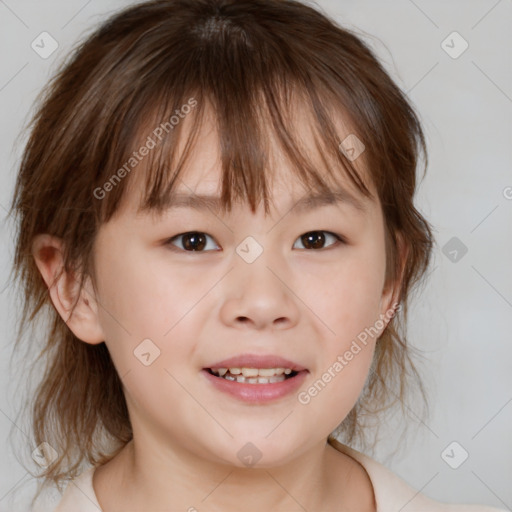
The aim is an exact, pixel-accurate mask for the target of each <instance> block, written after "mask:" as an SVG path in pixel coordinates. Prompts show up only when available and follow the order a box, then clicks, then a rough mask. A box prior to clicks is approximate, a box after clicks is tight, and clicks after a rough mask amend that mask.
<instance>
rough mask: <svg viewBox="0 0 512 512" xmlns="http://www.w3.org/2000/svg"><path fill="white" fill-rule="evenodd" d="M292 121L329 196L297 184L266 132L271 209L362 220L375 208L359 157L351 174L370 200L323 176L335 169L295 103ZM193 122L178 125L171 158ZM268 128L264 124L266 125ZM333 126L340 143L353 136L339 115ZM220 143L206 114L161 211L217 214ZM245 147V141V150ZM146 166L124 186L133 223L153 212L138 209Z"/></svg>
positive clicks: (347, 183) (341, 179)
mask: <svg viewBox="0 0 512 512" xmlns="http://www.w3.org/2000/svg"><path fill="white" fill-rule="evenodd" d="M290 114H291V116H292V118H293V121H294V129H295V133H294V135H295V136H296V137H297V138H298V140H299V141H300V144H301V147H303V148H304V149H305V151H306V152H307V154H308V157H309V158H310V160H311V161H312V162H313V165H314V166H315V170H316V172H318V173H319V174H321V175H322V177H323V179H324V180H325V181H326V182H328V183H329V187H328V188H329V190H312V189H311V187H308V186H306V185H305V184H304V182H303V180H301V179H300V178H299V172H298V170H297V169H296V168H294V166H293V164H292V163H291V162H290V159H289V158H287V157H286V155H285V152H284V151H283V149H282V147H281V146H280V145H279V143H278V142H277V140H276V137H273V136H272V132H271V131H269V134H268V136H267V137H266V138H265V143H266V148H265V153H266V157H267V165H266V168H265V180H266V181H267V183H268V190H269V201H270V203H271V206H272V207H273V208H275V209H277V210H280V211H281V212H282V210H283V209H284V208H287V209H290V208H292V207H293V210H294V212H297V213H301V212H306V211H308V210H312V209H314V208H316V207H320V206H324V205H328V204H336V205H337V206H340V207H341V208H346V209H348V210H352V211H353V213H358V214H364V213H366V212H367V210H368V209H369V208H370V207H371V206H372V203H374V202H378V195H377V194H376V191H375V188H374V186H373V183H372V181H371V179H370V176H369V173H368V172H367V169H366V163H365V160H364V155H362V156H361V157H359V158H358V159H357V160H356V161H353V162H352V165H353V166H354V167H355V168H356V170H357V172H358V175H359V176H360V177H361V178H362V180H363V181H364V183H365V184H366V186H367V187H368V189H369V190H370V192H371V194H372V197H373V198H367V197H365V196H364V195H363V194H362V193H361V192H360V191H359V190H358V189H357V187H356V186H355V185H354V184H353V183H352V182H351V180H350V179H349V178H348V177H347V176H346V174H345V172H344V171H343V170H341V169H339V170H338V171H337V173H336V174H335V176H336V178H335V179H333V178H332V176H331V175H328V173H327V172H326V166H329V165H332V166H334V164H333V163H332V162H329V160H328V159H326V156H325V154H323V153H322V148H321V144H319V141H318V133H316V132H315V130H314V129H313V123H312V121H311V114H310V113H308V112H307V111H306V109H305V108H303V107H302V105H301V103H300V102H296V103H295V104H294V105H293V107H292V108H291V109H290ZM192 121H193V117H192V116H190V117H189V118H185V119H184V120H183V121H182V123H183V125H182V127H181V129H182V131H181V133H180V136H179V138H178V140H177V144H176V147H175V149H174V151H175V153H176V154H178V155H181V154H182V153H183V151H184V149H185V145H186V144H187V142H188V140H189V136H190V133H191V128H192V126H193V122H192ZM265 123H267V124H265ZM334 124H335V125H336V129H337V130H338V134H339V137H340V138H341V140H343V139H344V138H346V137H347V136H349V135H350V134H351V133H352V129H351V126H350V124H349V123H348V122H347V120H346V118H344V117H343V116H342V115H339V116H337V117H336V118H335V120H334ZM262 126H269V124H268V120H262ZM223 143H225V142H224V141H221V140H220V137H219V131H218V128H217V124H216V116H215V113H214V111H213V109H212V108H211V106H207V107H206V108H205V115H204V116H203V117H202V119H201V122H200V123H199V126H198V127H197V136H196V138H195V139H194V142H193V144H192V150H191V152H190V154H189V156H188V157H187V159H186V161H185V165H184V166H183V169H182V171H181V172H180V175H179V177H178V179H177V180H176V183H175V184H174V186H173V192H172V195H171V197H169V198H168V200H167V201H166V202H165V210H168V209H174V208H189V209H194V210H210V211H212V212H214V213H218V212H219V211H220V210H221V207H222V201H221V192H222V178H223V171H222V160H221V159H222V157H221V151H220V147H221V144H223ZM249 145H250V141H248V146H249ZM146 164H147V161H144V162H142V164H141V165H140V168H139V169H138V171H137V174H136V175H135V176H132V179H131V180H130V183H129V186H128V188H127V190H126V191H125V197H124V199H123V202H124V204H125V206H126V207H127V208H128V209H129V211H130V213H131V214H132V215H135V216H137V217H140V216H144V215H147V214H151V215H153V216H155V215H156V214H157V212H155V211H145V210H142V209H141V206H142V202H143V194H144V192H145V190H146V185H147V183H146V179H145V178H146V172H147V171H148V168H147V165H146ZM236 172H240V173H243V172H244V169H236Z"/></svg>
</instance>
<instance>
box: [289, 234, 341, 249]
mask: <svg viewBox="0 0 512 512" xmlns="http://www.w3.org/2000/svg"><path fill="white" fill-rule="evenodd" d="M324 233H326V234H327V236H328V237H331V238H334V240H335V241H337V242H339V243H346V242H345V240H344V239H343V238H342V237H341V236H339V235H336V234H335V233H331V232H330V231H308V232H307V233H304V234H303V235H301V236H300V237H299V238H298V239H297V240H298V241H299V240H300V242H302V244H303V245H304V246H306V247H305V248H306V249H309V248H312V249H322V248H323V247H322V246H323V245H324V244H325V239H326V237H325V235H324ZM332 245H338V244H336V243H335V244H331V246H332Z"/></svg>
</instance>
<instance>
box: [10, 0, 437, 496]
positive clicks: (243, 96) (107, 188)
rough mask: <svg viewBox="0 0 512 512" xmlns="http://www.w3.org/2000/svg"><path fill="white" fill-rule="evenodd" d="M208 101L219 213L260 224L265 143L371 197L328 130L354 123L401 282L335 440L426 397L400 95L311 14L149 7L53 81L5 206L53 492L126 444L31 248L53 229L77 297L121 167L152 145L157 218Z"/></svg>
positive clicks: (408, 153) (303, 170) (423, 245)
mask: <svg viewBox="0 0 512 512" xmlns="http://www.w3.org/2000/svg"><path fill="white" fill-rule="evenodd" d="M293 98H299V99H300V104H301V105H302V106H303V107H304V108H305V109H306V111H307V112H308V117H309V119H310V124H311V126H310V128H311V129H312V131H313V133H314V138H313V139H312V140H313V141H314V144H315V145H316V147H317V149H318V151H319V154H320V155H321V157H322V159H323V163H324V164H325V171H326V172H327V174H328V175H329V177H330V178H331V183H329V182H328V181H327V180H326V179H325V173H324V177H322V176H323V175H322V173H321V172H319V169H318V165H315V164H313V163H312V161H311V159H310V158H309V156H308V155H306V154H305V153H304V148H303V146H302V145H301V143H300V140H299V137H298V136H297V134H296V133H295V132H294V126H296V125H294V122H293V121H292V120H291V115H290V108H289V105H291V104H292V103H291V102H292V99H293ZM194 102H195V103H194ZM207 104H208V105H211V106H212V107H213V109H214V112H215V114H216V121H217V126H218V131H219V140H220V151H221V156H222V172H223V181H222V199H223V201H224V205H225V208H226V209H230V208H231V203H232V201H234V200H235V199H243V200H247V201H249V203H250V205H251V209H252V210H253V211H254V208H255V206H256V205H257V204H258V202H259V201H260V200H261V198H263V199H264V201H265V211H267V206H268V205H267V197H268V185H267V174H266V172H267V173H268V167H269V166H268V165H267V162H268V151H267V149H268V144H267V143H268V141H269V140H270V139H271V138H272V137H273V140H275V141H277V142H278V143H279V146H280V148H281V149H282V150H283V153H284V154H285V155H286V156H287V157H288V158H289V161H290V163H291V164H292V167H293V169H294V170H295V171H296V174H297V176H298V177H299V178H300V180H301V181H302V182H303V183H304V184H305V185H306V186H307V187H309V188H310V189H319V190H327V189H329V187H330V186H331V185H332V181H336V179H337V178H338V177H341V176H342V175H345V176H348V177H349V179H350V180H351V181H352V182H353V183H354V184H355V185H356V186H357V188H358V189H359V190H360V191H361V192H362V193H363V194H365V195H366V196H370V195H371V194H370V192H369V190H368V188H367V187H366V186H365V183H364V181H363V180H362V179H361V177H360V176H359V174H358V172H357V171H356V169H355V167H354V165H353V163H352V161H351V159H350V158H348V157H347V155H346V154H345V152H344V151H341V150H340V142H341V140H340V136H339V135H338V134H337V132H336V129H335V124H334V118H335V117H336V116H338V117H342V118H343V119H345V120H349V121H350V126H351V129H352V132H353V133H354V134H356V135H357V137H358V138H359V139H360V140H361V141H363V142H364V145H365V151H364V153H363V155H362V158H364V162H365V165H366V168H367V169H368V173H369V176H370V179H371V180H372V182H373V184H374V185H375V188H376V190H377V191H378V195H379V200H380V203H381V206H382V211H383V216H384V219H385V228H386V247H387V250H386V252H387V254H386V256H387V259H386V261H387V269H386V278H387V282H397V280H399V279H400V275H401V276H402V279H401V285H400V290H399V300H401V301H402V306H403V307H402V309H401V311H400V313H399V314H398V315H396V316H395V317H393V319H392V320H391V322H390V323H389V324H388V326H387V328H386V329H385V331H384V333H383V334H382V336H381V337H380V339H379V341H378V343H377V347H376V352H375V356H374V361H373V365H372V370H371V372H370V375H369V378H368V380H367V383H366V386H365V389H364V392H363V393H362V395H361V397H360V399H359V401H358V403H357V404H356V406H355V407H354V408H353V410H352V411H351V412H350V413H349V415H348V416H347V418H346V419H345V421H344V422H343V423H342V424H341V425H340V427H339V428H338V429H337V431H336V433H333V434H332V435H333V436H334V435H335V434H336V435H337V436H343V437H344V441H345V442H347V443H352V442H353V441H356V440H357V439H362V438H363V428H362V425H363V422H362V419H363V417H366V416H368V415H370V416H371V415H372V414H373V413H376V412H380V411H383V410H385V409H386V408H389V407H390V406H391V405H393V404H395V403H396V402H397V401H398V402H399V403H401V404H404V403H405V397H406V389H407V388H408V387H409V386H410V384H409V380H410V378H411V377H414V378H415V379H416V380H417V384H418V385H419V388H420V389H421V391H422V394H423V398H425V393H424V390H423V387H422V385H421V380H420V378H419V374H418V372H417V370H416V368H415V366H414V364H413V362H412V360H411V357H410V355H411V347H410V346H409V345H408V343H407V340H406V336H405V322H406V318H407V299H408V297H409V294H410V291H411V289H412V288H413V286H414V285H415V284H416V283H417V282H418V281H419V280H420V278H421V277H422V276H423V275H424V273H425V271H426V269H427V267H428V264H429V261H430V256H431V250H432V245H433V238H432V232H431V230H430V227H429V224H428V222H427V221H426V220H425V219H424V218H423V217H422V215H421V214H420V213H419V212H418V211H417V209H416V208H415V207H414V204H413V196H414V192H415V189H416V167H417V164H418V161H419V158H420V156H421V154H423V156H424V161H425V169H426V167H427V152H426V144H425V139H424V134H423V132H422V128H421V125H420V122H419V120H418V117H417V115H416V114H415V112H414V109H413V108H412V107H411V105H410V104H409V102H408V100H407V98H406V97H405V95H404V94H403V93H402V92H401V91H400V89H399V88H398V87H397V86H396V85H395V84H394V82H393V80H392V79H391V78H390V76H389V75H388V74H387V73H386V71H385V70H384V69H383V67H382V66H381V64H380V63H379V62H378V60H377V59H376V57H375V56H374V55H373V53H372V52H371V51H370V49H369V48H368V47H367V45H366V44H365V43H364V42H363V41H362V40H361V39H360V38H359V37H358V36H356V35H355V33H353V32H352V31H349V30H347V29H344V28H341V27H340V26H338V25H337V24H335V23H334V22H333V21H331V20H329V19H328V18H327V17H326V16H325V15H323V14H322V13H320V12H319V11H318V10H317V9H314V8H312V7H309V6H307V5H305V4H303V3H299V2H295V1H292V0H241V1H240V0H236V1H235V0H154V1H150V2H145V3H141V4H139V5H135V6H132V7H129V8H127V9H125V10H123V11H122V12H120V13H118V14H116V15H115V16H113V17H112V18H110V19H109V20H107V21H106V22H105V23H103V24H102V25H101V26H100V27H99V29H98V30H96V31H95V32H94V33H93V34H92V35H90V36H89V37H88V38H87V39H86V40H85V42H83V43H82V44H81V45H80V46H78V47H77V48H76V49H75V51H74V52H73V54H72V55H71V56H70V58H69V60H68V61H67V62H66V63H64V64H63V66H62V68H61V69H60V70H59V72H58V74H56V76H55V77H54V78H53V79H52V81H51V82H50V83H49V84H48V86H47V88H46V89H45V94H44V96H43V97H42V98H41V99H40V103H39V106H38V110H37V113H36V114H35V116H34V118H33V120H32V123H31V124H30V126H29V128H30V137H29V139H28V142H27V144H26V148H25V151H24V154H23V158H22V161H21V165H20V169H19V174H18V177H17V182H16V187H15V193H14V199H13V203H12V206H11V210H12V211H14V212H15V213H16V214H17V218H18V219H19V225H18V227H17V240H16V249H15V256H14V270H15V277H16V278H17V279H18V280H19V281H20V282H21V283H22V294H23V300H24V304H23V315H22V318H21V320H20V323H19V330H18V333H17V340H16V346H18V345H19V343H20V340H21V338H22V335H23V333H24V331H25V329H26V327H27V325H28V324H30V323H31V322H33V321H34V320H35V319H36V318H38V317H39V316H41V315H43V313H44V314H45V315H46V316H44V318H45V319H48V320H49V324H48V326H47V328H46V332H45V333H44V345H43V347H42V350H41V353H40V354H39V357H38V360H39V359H42V360H43V361H44V364H45V366H44V375H43V376H42V380H41V381H40V383H39V384H38V386H37V393H36V394H35V397H34V400H33V403H32V404H31V413H30V414H31V419H32V429H33V434H34V445H33V447H35V446H37V445H39V444H40V443H42V442H43V441H46V442H48V443H49V444H50V445H51V446H52V447H54V448H55V449H56V450H57V452H58V458H57V460H56V461H55V462H54V463H53V464H51V465H50V466H49V467H48V468H46V469H45V470H44V471H43V473H42V475H41V476H42V477H43V480H44V485H45V486H46V485H48V484H50V483H52V482H53V483H55V484H57V486H58V488H59V489H61V485H62V481H63V480H64V479H67V478H72V477H74V476H76V475H77V474H78V472H79V470H80V469H81V465H82V464H83V463H84V461H87V462H88V463H90V464H93V465H98V464H102V463H105V462H106V461H108V460H109V459H110V458H112V457H113V456H114V455H115V454H116V453H118V452H119V450H120V449H121V448H122V447H123V446H124V445H125V444H126V443H127V442H128V441H129V440H130V439H131V436H132V431H131V426H130V421H129V417H128V412H127V407H126V403H125V399H124V395H123V392H122V386H121V382H120V379H119V377H118V375H117V373H116V370H115V368H114V365H113V363H112V361H111V359H110V356H109V352H108V350H107V347H106V345H105V344H104V343H101V344H99V345H90V344H88V343H84V342H81V341H80V340H79V339H78V338H76V337H75V336H74V334H73V333H72V332H71V330H70V329H69V328H68V327H67V325H66V323H65V322H64V320H63V319H62V318H61V317H60V315H59V314H58V312H57V311H56V309H55V308H53V307H52V303H51V300H50V295H49V293H48V287H47V286H46V284H45V282H44V281H43V279H42V277H41V275H40V274H39V271H38V269H37V267H36V265H35V262H34V258H33V256H32V254H31V244H32V241H33V239H34V236H35V235H37V234H39V233H49V234H51V235H54V236H56V237H59V238H60V239H62V241H63V243H64V260H65V268H64V269H63V270H65V271H67V272H69V271H79V275H80V285H81V286H82V285H83V283H84V280H85V277H86V276H87V275H90V276H94V268H93V265H92V263H93V262H92V248H93V245H94V241H95V236H96V233H97V231H98V228H99V226H100V225H101V224H102V223H104V222H107V221H108V220H109V219H110V218H111V217H112V216H113V215H114V214H115V213H116V211H118V208H119V205H120V200H121V199H122V197H123V192H124V191H125V187H126V186H127V185H128V183H129V182H130V180H131V179H132V177H131V174H134V173H135V172H137V170H136V169H135V168H136V162H135V161H131V160H130V159H131V158H133V152H134V150H135V149H137V148H139V147H141V145H142V144H144V143H146V144H148V145H149V144H150V143H149V138H151V139H152V140H153V142H155V143H156V144H155V147H154V149H151V151H149V154H148V155H147V156H146V157H145V158H146V168H147V172H146V174H145V176H144V177H145V189H144V192H145V196H144V201H143V203H142V204H141V208H149V209H155V210H159V209H160V208H161V207H162V205H163V204H164V203H165V201H164V199H165V198H166V197H168V196H169V195H170V194H172V191H173V187H174V185H175V183H176V181H177V178H178V175H179V173H180V170H181V168H182V167H183V164H184V162H185V160H186V156H187V154H189V153H190V151H191V148H193V141H194V140H195V139H194V135H197V128H198V127H199V126H200V125H201V120H202V117H203V115H204V112H205V109H206V105H207ZM184 105H189V106H191V108H192V107H193V108H192V110H193V112H191V114H190V119H187V122H188V121H190V122H193V123H194V124H193V126H194V130H192V132H191V135H190V139H189V140H188V144H187V146H186V151H184V152H183V154H182V155H181V159H180V161H179V162H177V163H176V162H175V160H176V156H177V155H176V152H175V151H174V150H173V148H175V147H176V144H177V142H178V140H179V134H180V130H181V126H182V124H183V123H179V122H178V123H174V121H173V120H172V119H171V118H172V116H176V115H178V113H177V112H176V111H177V110H178V111H179V112H181V113H184V112H187V111H188V110H190V109H188V110H187V109H185V108H184ZM264 113H265V114H264ZM264 115H266V121H265V122H263V116H264ZM180 117H182V116H180ZM157 127H160V128H161V133H160V132H157V130H156V129H157ZM145 129H146V131H144V130H145ZM155 132H156V133H159V134H160V135H163V136H162V137H161V138H160V139H159V138H158V137H157V135H156V133H155ZM157 139H158V140H157ZM127 162H131V164H129V165H127ZM123 168H124V170H125V172H122V171H121V169H123ZM132 168H133V171H132ZM130 171H131V172H130ZM107 183H110V185H107ZM400 237H401V238H402V239H403V241H404V245H405V247H406V248H407V249H408V253H407V257H406V260H405V261H401V260H400V257H399V252H398V245H397V244H398V240H399V238H400ZM38 337H41V334H38ZM31 343H33V342H32V341H31ZM100 375H101V378H100ZM425 401H426V400H425ZM33 447H32V448H33Z"/></svg>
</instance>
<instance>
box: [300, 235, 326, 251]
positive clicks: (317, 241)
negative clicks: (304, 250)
mask: <svg viewBox="0 0 512 512" xmlns="http://www.w3.org/2000/svg"><path fill="white" fill-rule="evenodd" d="M302 243H303V244H304V246H306V247H307V245H308V244H309V243H311V245H312V247H314V248H315V249H321V248H322V246H323V244H324V243H325V236H324V234H323V232H322V231H311V232H310V233H306V234H305V235H303V236H302Z"/></svg>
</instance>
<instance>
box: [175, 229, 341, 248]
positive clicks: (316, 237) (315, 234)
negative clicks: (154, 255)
mask: <svg viewBox="0 0 512 512" xmlns="http://www.w3.org/2000/svg"><path fill="white" fill-rule="evenodd" d="M325 234H326V235H327V237H326V236H325ZM329 237H330V238H331V239H334V243H331V244H330V246H333V245H334V246H336V245H339V243H342V244H344V243H346V241H345V239H344V238H343V237H342V236H340V235H337V234H335V233H331V232H330V231H308V232H307V233H304V234H303V235H301V236H300V237H299V238H298V239H297V241H300V242H301V243H302V244H303V246H304V248H305V249H323V248H325V247H323V246H324V245H325V243H326V238H329ZM208 239H211V240H213V238H212V237H211V236H210V235H208V234H206V233H203V232H201V231H189V232H187V233H180V234H179V235H176V236H173V237H172V238H169V239H168V240H167V241H166V244H169V245H174V246H175V247H176V249H175V248H171V249H172V250H176V251H179V250H181V251H185V252H209V251H211V250H222V249H219V248H218V246H217V245H216V244H214V247H213V248H212V247H210V248H209V249H208ZM175 241H178V242H181V247H179V246H177V244H175ZM336 242H338V244H337V243H336ZM294 248H297V247H295V244H294ZM205 249H207V250H205ZM299 249H300V247H299Z"/></svg>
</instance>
